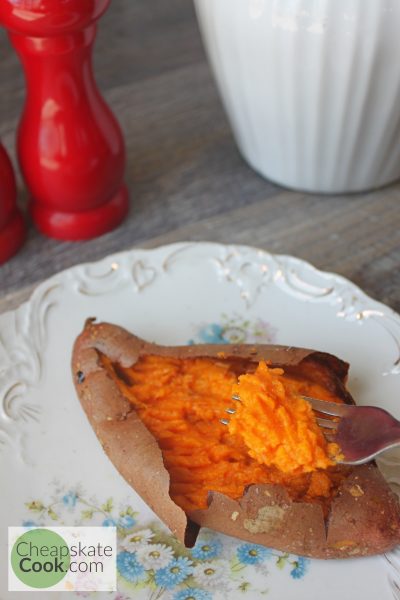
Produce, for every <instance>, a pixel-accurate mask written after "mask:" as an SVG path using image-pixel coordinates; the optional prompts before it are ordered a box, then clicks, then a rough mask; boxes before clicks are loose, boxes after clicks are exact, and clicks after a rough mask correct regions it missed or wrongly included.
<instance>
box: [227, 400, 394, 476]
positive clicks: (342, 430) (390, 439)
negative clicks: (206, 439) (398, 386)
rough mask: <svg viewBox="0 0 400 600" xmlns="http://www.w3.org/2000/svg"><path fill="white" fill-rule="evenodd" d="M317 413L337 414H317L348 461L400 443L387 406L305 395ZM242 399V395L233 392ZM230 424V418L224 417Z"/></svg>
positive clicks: (355, 461)
mask: <svg viewBox="0 0 400 600" xmlns="http://www.w3.org/2000/svg"><path fill="white" fill-rule="evenodd" d="M302 398H304V400H307V402H309V404H310V405H311V407H312V408H313V410H315V411H316V412H317V413H320V414H323V415H326V416H330V417H333V418H330V419H329V418H324V417H318V416H317V423H318V425H319V426H320V427H321V428H322V429H323V430H324V433H325V436H326V438H327V439H328V440H329V441H335V442H336V443H337V444H338V445H339V447H340V450H341V453H342V455H343V459H342V460H340V461H339V460H338V462H340V463H341V464H345V465H361V464H363V463H366V462H368V461H370V460H372V459H373V458H375V457H376V456H378V454H380V453H381V452H384V451H385V450H390V449H391V448H394V447H395V446H400V421H397V419H395V418H394V417H392V415H391V414H390V413H388V412H387V411H386V410H384V409H383V408H377V407H376V406H353V405H351V404H336V403H335V402H328V401H326V400H317V399H316V398H311V397H310V396H302ZM232 399H233V400H236V401H238V402H240V398H239V396H232ZM226 412H227V413H228V414H234V413H235V412H236V411H235V409H234V408H228V409H227V411H226ZM221 423H223V424H224V425H227V424H228V423H229V420H228V419H221Z"/></svg>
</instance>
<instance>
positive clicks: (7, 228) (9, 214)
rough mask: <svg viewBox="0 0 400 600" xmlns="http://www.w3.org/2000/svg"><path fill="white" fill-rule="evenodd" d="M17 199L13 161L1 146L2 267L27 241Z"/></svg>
mask: <svg viewBox="0 0 400 600" xmlns="http://www.w3.org/2000/svg"><path fill="white" fill-rule="evenodd" d="M16 197H17V188H16V185H15V178H14V171H13V168H12V165H11V161H10V159H9V158H8V155H7V153H6V151H5V150H4V148H3V146H2V145H1V144H0V265H1V264H2V263H4V262H5V261H6V260H8V259H9V258H11V256H13V255H14V254H15V253H16V252H17V250H18V249H19V248H20V246H21V245H22V243H23V242H24V240H25V223H24V220H23V218H22V215H21V213H20V211H19V209H18V208H17V204H16Z"/></svg>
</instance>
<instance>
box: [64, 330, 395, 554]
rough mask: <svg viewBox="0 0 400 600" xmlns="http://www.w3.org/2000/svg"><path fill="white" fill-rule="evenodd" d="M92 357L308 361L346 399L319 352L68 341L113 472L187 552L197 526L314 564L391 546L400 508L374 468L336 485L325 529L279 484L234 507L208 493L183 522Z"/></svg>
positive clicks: (149, 440) (335, 371) (312, 510)
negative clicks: (205, 502) (204, 505)
mask: <svg viewBox="0 0 400 600" xmlns="http://www.w3.org/2000/svg"><path fill="white" fill-rule="evenodd" d="M99 353H102V354H104V355H106V356H108V357H109V358H110V360H111V361H112V362H114V363H118V364H120V365H121V366H122V367H130V366H132V365H134V364H135V363H136V362H137V360H138V359H139V358H140V357H141V356H143V355H146V354H156V355H162V356H173V357H178V358H190V357H192V358H193V357H199V356H202V357H209V358H211V357H216V358H221V356H224V357H226V358H227V359H229V360H233V361H238V362H239V363H240V361H241V360H242V361H252V362H254V363H258V362H259V361H260V360H262V359H263V360H269V361H271V363H272V364H273V365H274V366H275V365H276V366H282V367H283V368H286V369H291V368H302V365H304V364H306V363H307V361H308V360H314V361H316V362H318V363H320V364H323V365H324V366H325V367H326V372H327V373H328V374H329V377H328V380H327V382H326V384H327V385H328V386H329V387H331V388H332V389H334V390H335V392H336V393H337V394H338V395H339V396H340V397H342V399H343V401H345V402H347V403H352V402H353V400H352V398H351V396H350V394H349V393H348V392H347V390H346V388H345V382H346V377H347V371H348V365H347V364H346V363H344V362H343V361H341V360H340V359H338V358H336V357H334V356H332V355H330V354H326V353H322V352H315V351H313V350H307V349H302V348H293V347H286V346H276V345H226V346H218V345H198V346H178V347H167V346H158V345H156V344H150V343H148V342H145V341H144V340H142V339H140V338H138V337H136V336H134V335H132V334H131V333H129V332H127V331H126V330H124V329H122V328H120V327H118V326H116V325H111V324H108V323H99V324H96V323H95V322H94V320H93V319H89V320H88V321H87V322H86V324H85V327H84V330H83V332H82V333H81V334H80V335H79V337H78V338H77V340H76V342H75V345H74V349H73V356H72V373H73V378H74V383H75V386H76V390H77V393H78V396H79V399H80V401H81V404H82V407H83V409H84V410H85V412H86V415H87V417H88V419H89V421H90V423H91V425H92V427H93V429H94V431H95V433H96V435H97V437H98V438H99V440H100V443H101V444H102V447H103V449H104V451H105V452H106V454H107V455H108V457H109V458H110V460H111V461H112V462H113V464H114V466H115V467H116V468H117V469H118V471H119V472H120V473H121V475H122V476H123V477H124V478H125V479H126V481H127V482H128V483H129V484H130V485H131V486H132V487H133V488H134V489H135V490H136V491H137V492H138V493H139V495H140V496H141V497H142V498H143V500H144V501H145V502H146V503H147V504H148V505H149V506H150V507H151V508H152V510H153V511H154V512H155V513H156V514H158V516H159V517H160V518H161V520H162V521H164V523H166V525H167V526H168V527H169V528H170V530H171V531H172V533H173V534H174V535H176V537H177V538H178V539H179V540H180V541H181V542H183V543H185V544H186V545H187V546H191V545H193V544H194V542H195V539H196V535H197V533H198V530H199V527H200V526H205V527H210V528H212V529H215V530H217V531H220V532H223V533H225V534H228V535H232V536H235V537H237V538H240V539H243V540H247V541H250V542H253V543H257V544H262V545H265V546H270V547H274V548H277V549H279V550H283V551H287V552H293V553H296V554H300V555H304V556H310V557H315V558H347V557H357V556H367V555H371V554H379V553H382V552H386V551H388V550H390V549H391V548H393V547H394V546H395V545H396V544H398V543H400V504H399V500H398V498H397V496H396V495H395V494H394V493H393V492H392V491H391V490H390V488H389V486H388V484H387V483H386V481H385V480H384V478H383V476H382V475H381V473H380V472H379V470H378V468H377V467H376V465H375V463H373V462H371V463H369V464H367V465H363V466H359V467H354V468H352V469H351V470H350V472H349V474H348V475H347V476H346V477H345V478H344V480H343V481H342V483H341V484H340V487H339V492H338V495H337V496H336V498H335V499H334V500H333V503H332V508H331V512H330V515H329V518H328V520H327V521H325V519H324V516H323V513H322V509H321V507H320V506H319V505H318V504H311V503H306V502H294V501H292V500H291V499H290V497H289V495H288V493H287V491H286V490H285V489H284V488H283V487H281V486H278V485H269V484H262V485H251V486H249V487H248V488H247V490H246V491H245V493H244V495H243V497H242V498H241V499H240V500H239V501H236V500H233V499H232V498H228V497H227V496H224V495H223V494H220V493H217V492H212V491H210V493H209V502H208V504H209V505H208V508H207V509H205V510H196V511H193V512H192V513H191V514H190V515H186V514H185V512H184V511H183V510H182V509H181V508H180V507H179V506H177V505H176V504H175V503H174V502H173V501H172V499H171V498H170V496H169V474H168V472H167V470H166V469H165V467H164V463H163V458H162V453H161V450H160V448H159V446H158V444H157V441H156V440H155V438H154V437H153V436H152V434H151V433H150V432H149V431H148V429H147V428H146V427H145V425H144V424H143V423H142V421H141V420H140V418H139V417H138V415H137V414H136V412H135V410H134V408H133V406H132V404H131V403H130V402H129V401H128V400H127V399H126V398H125V397H124V396H123V395H122V393H121V391H120V390H119V388H118V386H117V385H116V383H115V382H114V381H113V379H112V378H111V376H110V375H109V374H108V373H107V371H106V370H105V369H104V368H103V367H102V365H101V362H100V360H99Z"/></svg>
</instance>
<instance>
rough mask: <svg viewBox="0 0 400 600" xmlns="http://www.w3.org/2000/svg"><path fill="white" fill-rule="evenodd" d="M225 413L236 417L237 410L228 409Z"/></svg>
mask: <svg viewBox="0 0 400 600" xmlns="http://www.w3.org/2000/svg"><path fill="white" fill-rule="evenodd" d="M225 412H226V413H228V415H234V414H235V412H236V408H227V409H226V410H225Z"/></svg>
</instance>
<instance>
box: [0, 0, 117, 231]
mask: <svg viewBox="0 0 400 600" xmlns="http://www.w3.org/2000/svg"><path fill="white" fill-rule="evenodd" d="M109 3H110V0H62V1H60V0H0V21H1V23H2V24H3V25H4V26H5V27H6V28H7V29H8V31H9V35H10V39H11V42H12V44H13V46H14V48H15V49H16V51H17V52H18V54H19V56H20V59H21V61H22V64H23V67H24V71H25V77H26V82H27V98H26V103H25V108H24V112H23V116H22V119H21V122H20V126H19V130H18V156H19V161H20V165H21V170H22V173H23V175H24V178H25V181H26V184H27V186H28V188H29V192H30V195H31V200H30V212H31V215H32V217H33V220H34V222H35V224H36V225H37V227H38V229H39V230H40V231H41V232H42V233H44V234H46V235H48V236H51V237H55V238H58V239H62V240H83V239H89V238H92V237H96V236H98V235H101V234H103V233H105V232H106V231H109V230H111V229H113V228H114V227H116V226H117V225H118V224H119V223H120V222H121V221H122V220H123V218H124V217H125V215H126V214H127V211H128V192H127V188H126V186H125V185H124V183H123V176H124V166H125V149H124V142H123V137H122V133H121V130H120V127H119V125H118V123H117V121H116V120H115V118H114V116H113V114H112V113H111V111H110V109H109V108H108V106H107V105H106V103H105V102H104V100H103V99H102V97H101V95H100V93H99V91H98V89H97V87H96V84H95V81H94V77H93V71H92V62H91V53H92V47H93V43H94V40H95V36H96V21H97V20H98V19H99V18H100V17H101V16H102V14H103V13H104V12H105V10H106V9H107V8H108V5H109Z"/></svg>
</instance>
